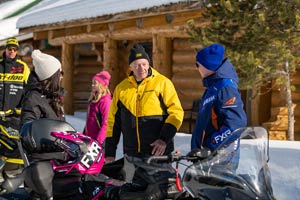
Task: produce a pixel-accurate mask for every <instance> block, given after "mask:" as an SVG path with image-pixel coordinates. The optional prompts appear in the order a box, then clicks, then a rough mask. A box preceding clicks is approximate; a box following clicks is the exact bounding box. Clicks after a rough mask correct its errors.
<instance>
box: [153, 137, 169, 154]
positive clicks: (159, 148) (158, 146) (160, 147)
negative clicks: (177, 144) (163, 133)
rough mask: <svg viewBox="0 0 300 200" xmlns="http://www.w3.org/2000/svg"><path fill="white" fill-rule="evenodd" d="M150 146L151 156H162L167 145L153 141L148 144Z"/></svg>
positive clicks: (159, 140)
mask: <svg viewBox="0 0 300 200" xmlns="http://www.w3.org/2000/svg"><path fill="white" fill-rule="evenodd" d="M150 146H152V147H153V149H152V155H154V156H162V155H164V153H165V150H166V146H167V144H166V143H165V142H164V141H163V140H161V139H158V140H155V141H154V142H153V143H152V144H150Z"/></svg>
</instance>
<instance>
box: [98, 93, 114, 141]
mask: <svg viewBox="0 0 300 200" xmlns="http://www.w3.org/2000/svg"><path fill="white" fill-rule="evenodd" d="M111 101H112V99H111V96H110V95H106V96H104V97H102V98H101V99H100V103H99V111H100V113H101V118H102V124H101V128H100V130H99V132H98V134H97V141H98V142H100V143H101V144H103V142H104V141H105V138H106V130H107V117H108V112H109V107H110V104H111Z"/></svg>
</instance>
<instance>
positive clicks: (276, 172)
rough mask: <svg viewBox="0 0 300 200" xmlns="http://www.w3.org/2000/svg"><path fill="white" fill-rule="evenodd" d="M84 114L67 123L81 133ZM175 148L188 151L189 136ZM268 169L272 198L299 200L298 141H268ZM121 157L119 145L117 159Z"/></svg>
mask: <svg viewBox="0 0 300 200" xmlns="http://www.w3.org/2000/svg"><path fill="white" fill-rule="evenodd" d="M85 118H86V113H84V112H78V113H75V115H74V116H71V115H68V116H67V121H68V122H69V123H70V124H72V126H73V127H74V128H75V129H76V130H77V131H82V130H83V127H84V124H85ZM175 147H176V150H179V151H180V152H181V153H182V154H186V153H187V152H188V151H189V149H190V135H188V134H184V133H177V134H176V136H175ZM269 155H270V161H269V167H270V170H271V176H272V186H273V190H274V196H275V197H276V199H277V200H297V199H300V197H299V195H300V142H299V141H277V140H271V141H270V152H269ZM121 156H122V147H121V146H120V145H119V148H118V152H117V157H121Z"/></svg>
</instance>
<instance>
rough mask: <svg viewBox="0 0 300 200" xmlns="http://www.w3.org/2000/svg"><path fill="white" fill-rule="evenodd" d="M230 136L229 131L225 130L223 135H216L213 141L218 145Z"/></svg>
mask: <svg viewBox="0 0 300 200" xmlns="http://www.w3.org/2000/svg"><path fill="white" fill-rule="evenodd" d="M230 135H231V131H230V130H227V131H225V132H224V133H222V134H221V135H217V136H216V137H215V138H214V139H215V143H216V144H219V143H220V142H223V141H224V140H225V139H226V138H227V137H228V136H230Z"/></svg>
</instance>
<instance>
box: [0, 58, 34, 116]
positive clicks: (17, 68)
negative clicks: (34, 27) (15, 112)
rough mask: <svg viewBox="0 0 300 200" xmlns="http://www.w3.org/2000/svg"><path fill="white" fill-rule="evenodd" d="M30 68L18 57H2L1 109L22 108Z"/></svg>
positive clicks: (0, 62) (0, 59)
mask: <svg viewBox="0 0 300 200" xmlns="http://www.w3.org/2000/svg"><path fill="white" fill-rule="evenodd" d="M29 73H30V70H29V68H28V66H27V64H26V63H25V62H23V61H22V60H20V59H18V58H17V57H16V58H14V59H10V58H6V56H5V53H3V58H0V110H3V111H6V110H9V109H15V108H20V106H21V101H22V97H23V92H24V86H25V84H26V83H27V79H28V76H29Z"/></svg>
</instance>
